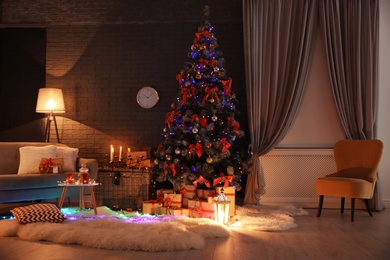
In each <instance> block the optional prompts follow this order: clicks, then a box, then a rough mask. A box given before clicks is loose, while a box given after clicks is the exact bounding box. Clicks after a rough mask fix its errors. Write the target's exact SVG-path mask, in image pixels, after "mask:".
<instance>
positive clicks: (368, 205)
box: [364, 199, 372, 217]
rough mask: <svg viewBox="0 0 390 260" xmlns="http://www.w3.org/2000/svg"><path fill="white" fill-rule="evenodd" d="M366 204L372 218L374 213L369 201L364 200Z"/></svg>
mask: <svg viewBox="0 0 390 260" xmlns="http://www.w3.org/2000/svg"><path fill="white" fill-rule="evenodd" d="M364 203H365V204H366V208H367V211H368V214H370V217H372V211H371V208H370V204H369V201H368V199H364Z"/></svg>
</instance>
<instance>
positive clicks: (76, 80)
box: [0, 0, 249, 164]
mask: <svg viewBox="0 0 390 260" xmlns="http://www.w3.org/2000/svg"><path fill="white" fill-rule="evenodd" d="M206 4H209V6H210V11H211V16H210V21H211V23H212V25H213V26H214V33H215V35H216V37H217V39H218V44H219V46H220V47H219V50H220V51H222V52H223V54H224V57H225V59H226V69H227V72H228V75H229V76H230V77H231V78H232V79H233V90H234V91H235V92H236V93H237V96H238V100H239V101H240V107H239V109H240V110H241V112H242V114H241V116H240V117H239V118H238V120H239V121H240V123H241V125H242V128H243V130H244V131H245V132H246V137H245V138H244V139H243V140H240V141H238V142H239V143H238V145H245V146H246V145H247V143H248V139H249V133H248V130H247V129H248V127H247V118H246V104H245V72H244V60H243V54H244V53H243V39H242V7H241V0H217V1H212V3H208V1H191V0H185V1H183V0H172V1H153V0H147V1H135V0H131V1H129V0H116V1H114V0H111V1H107V0H89V1H87V0H81V1H80V0H68V1H60V0H36V1H28V0H3V1H2V8H1V10H2V14H1V16H0V17H2V23H3V25H12V26H15V25H23V26H26V25H27V26H28V25H31V26H36V25H40V26H41V25H42V26H45V27H47V54H46V73H47V74H46V86H47V87H56V88H61V89H63V92H64V97H65V106H66V113H65V114H62V115H60V116H58V117H57V121H58V122H57V123H58V127H59V131H60V138H61V142H62V143H65V144H68V145H70V146H73V147H79V148H80V155H81V156H84V157H93V158H97V159H98V160H99V162H100V164H103V163H104V160H105V155H106V154H108V152H109V146H110V145H111V144H113V145H114V146H115V147H116V148H117V149H118V147H119V146H123V147H124V148H127V147H131V148H132V149H133V150H143V149H151V148H152V149H153V148H154V147H156V146H157V145H158V143H159V142H160V141H161V140H162V137H161V132H162V128H163V127H164V119H165V114H166V112H168V111H169V110H170V104H171V102H172V101H173V100H174V99H175V97H176V96H177V95H178V92H177V91H178V87H179V85H178V83H177V81H176V79H175V75H176V74H177V73H178V72H179V71H180V69H181V68H182V67H183V64H184V62H185V61H186V60H187V58H186V56H187V52H188V51H189V49H190V46H191V43H192V40H193V37H194V33H195V32H196V31H197V28H198V26H199V25H200V24H201V23H202V18H203V13H202V10H203V6H204V5H206ZM146 85H150V86H153V87H155V88H156V89H157V90H158V92H159V94H160V101H159V103H158V104H157V106H156V107H154V108H152V109H149V110H145V109H142V108H140V107H139V106H138V105H137V103H136V99H135V96H136V93H137V91H138V90H139V89H140V88H141V87H142V86H146ZM26 87H28V86H26ZM32 98H36V97H32ZM44 123H45V122H44V120H42V124H44ZM52 133H54V131H52ZM42 135H44V133H42ZM22 138H24V140H27V139H28V135H27V136H24V137H22ZM42 139H43V138H42ZM51 139H52V140H55V137H54V136H52V137H51Z"/></svg>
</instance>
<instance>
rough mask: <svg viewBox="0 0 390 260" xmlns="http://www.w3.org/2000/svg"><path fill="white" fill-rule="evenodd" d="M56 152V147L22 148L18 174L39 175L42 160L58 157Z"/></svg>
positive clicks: (20, 149)
mask: <svg viewBox="0 0 390 260" xmlns="http://www.w3.org/2000/svg"><path fill="white" fill-rule="evenodd" d="M56 151H57V148H56V146H55V145H47V146H23V147H20V148H19V153H20V162H19V170H18V174H27V173H39V163H40V162H41V159H42V158H54V157H56Z"/></svg>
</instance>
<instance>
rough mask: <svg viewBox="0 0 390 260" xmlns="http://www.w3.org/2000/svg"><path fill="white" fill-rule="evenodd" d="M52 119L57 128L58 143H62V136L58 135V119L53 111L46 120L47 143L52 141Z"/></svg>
mask: <svg viewBox="0 0 390 260" xmlns="http://www.w3.org/2000/svg"><path fill="white" fill-rule="evenodd" d="M51 121H54V126H55V129H56V134H57V143H60V136H59V135H58V127H57V121H56V116H55V115H54V114H53V112H50V115H49V116H48V117H47V121H46V131H45V132H46V133H45V141H46V142H47V143H50V125H51Z"/></svg>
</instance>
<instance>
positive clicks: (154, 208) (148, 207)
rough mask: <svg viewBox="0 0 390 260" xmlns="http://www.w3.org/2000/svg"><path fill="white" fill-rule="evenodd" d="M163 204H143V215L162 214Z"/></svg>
mask: <svg viewBox="0 0 390 260" xmlns="http://www.w3.org/2000/svg"><path fill="white" fill-rule="evenodd" d="M161 207H162V203H161V202H158V201H157V200H147V201H144V202H142V213H143V214H161V210H160V208H161Z"/></svg>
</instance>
